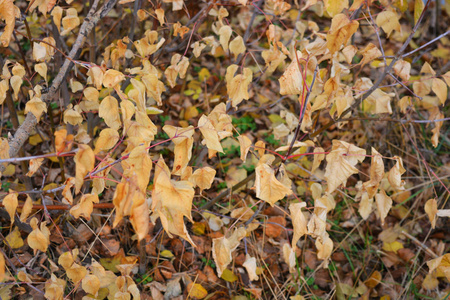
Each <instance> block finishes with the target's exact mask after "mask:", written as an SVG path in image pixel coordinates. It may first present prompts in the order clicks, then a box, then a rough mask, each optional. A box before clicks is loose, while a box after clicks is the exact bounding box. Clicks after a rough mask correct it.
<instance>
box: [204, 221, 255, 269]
mask: <svg viewBox="0 0 450 300" xmlns="http://www.w3.org/2000/svg"><path fill="white" fill-rule="evenodd" d="M246 234H247V231H246V230H245V228H244V227H239V228H238V229H236V230H235V231H234V232H233V234H232V235H231V236H230V237H229V238H226V237H224V236H223V237H221V238H217V239H213V245H212V254H213V259H214V262H215V263H216V267H217V274H218V276H219V277H221V276H222V273H223V271H224V270H225V269H226V267H227V266H228V265H229V264H230V263H231V260H232V256H231V253H232V252H233V251H234V250H236V248H237V247H238V246H239V243H240V241H241V240H242V239H243V238H244V237H245V236H246Z"/></svg>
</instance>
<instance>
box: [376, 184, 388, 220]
mask: <svg viewBox="0 0 450 300" xmlns="http://www.w3.org/2000/svg"><path fill="white" fill-rule="evenodd" d="M375 202H376V205H377V209H378V214H379V217H380V219H381V225H384V219H385V218H386V217H387V215H388V213H389V210H390V209H391V207H392V199H391V197H389V196H388V195H386V192H385V191H384V190H381V191H380V192H379V193H378V194H376V195H375Z"/></svg>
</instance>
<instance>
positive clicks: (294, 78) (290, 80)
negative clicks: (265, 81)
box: [278, 51, 303, 95]
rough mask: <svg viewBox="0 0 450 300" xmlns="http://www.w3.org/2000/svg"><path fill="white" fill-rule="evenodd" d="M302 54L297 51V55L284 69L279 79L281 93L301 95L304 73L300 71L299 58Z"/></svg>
mask: <svg viewBox="0 0 450 300" xmlns="http://www.w3.org/2000/svg"><path fill="white" fill-rule="evenodd" d="M301 57H302V54H301V52H300V51H297V56H296V57H295V59H293V60H292V62H291V64H290V65H289V66H288V67H287V69H286V71H284V73H283V75H282V76H281V77H280V79H279V80H278V81H279V82H280V94H281V95H299V94H301V93H302V91H303V75H302V73H301V72H300V68H299V63H298V61H297V58H298V59H300V58H301Z"/></svg>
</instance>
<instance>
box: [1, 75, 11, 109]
mask: <svg viewBox="0 0 450 300" xmlns="http://www.w3.org/2000/svg"><path fill="white" fill-rule="evenodd" d="M8 90H9V83H8V80H6V79H3V80H2V81H0V105H2V104H3V102H4V101H5V99H6V95H7V93H6V92H7V91H8Z"/></svg>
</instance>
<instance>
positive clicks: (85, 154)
mask: <svg viewBox="0 0 450 300" xmlns="http://www.w3.org/2000/svg"><path fill="white" fill-rule="evenodd" d="M74 161H75V193H76V194H78V192H79V191H80V189H81V187H82V185H83V183H84V177H85V176H86V175H87V174H88V173H89V172H90V171H92V169H94V165H95V155H94V151H92V149H91V147H89V146H88V145H84V144H80V145H78V152H77V153H76V154H75V157H74Z"/></svg>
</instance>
